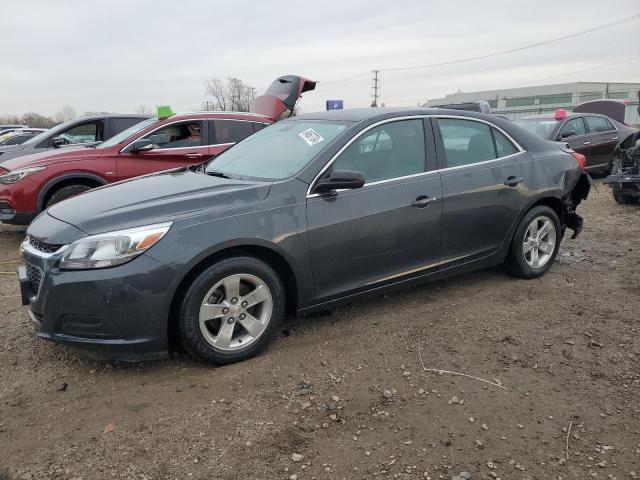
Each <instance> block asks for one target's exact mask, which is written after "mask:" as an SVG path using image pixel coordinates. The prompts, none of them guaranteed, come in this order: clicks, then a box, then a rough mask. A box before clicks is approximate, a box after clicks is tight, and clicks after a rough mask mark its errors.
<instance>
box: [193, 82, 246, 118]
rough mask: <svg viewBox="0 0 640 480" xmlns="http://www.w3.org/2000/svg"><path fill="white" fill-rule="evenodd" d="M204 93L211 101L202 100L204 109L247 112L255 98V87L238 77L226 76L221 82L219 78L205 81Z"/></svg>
mask: <svg viewBox="0 0 640 480" xmlns="http://www.w3.org/2000/svg"><path fill="white" fill-rule="evenodd" d="M206 93H207V96H208V97H210V98H211V101H206V102H204V104H203V106H204V108H205V110H220V111H225V112H248V111H249V108H250V107H251V103H252V102H253V100H254V99H255V96H256V95H255V88H253V87H250V86H249V85H247V84H246V83H244V82H243V81H242V80H240V79H239V78H231V77H230V78H228V79H227V83H226V84H225V83H223V82H222V81H221V80H220V79H219V78H212V79H211V80H208V81H207V82H206Z"/></svg>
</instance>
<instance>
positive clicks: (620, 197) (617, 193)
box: [613, 188, 638, 205]
mask: <svg viewBox="0 0 640 480" xmlns="http://www.w3.org/2000/svg"><path fill="white" fill-rule="evenodd" d="M613 199H614V200H615V201H616V202H618V203H619V204H621V205H629V204H632V203H638V199H637V198H635V197H634V196H633V195H629V194H627V193H624V192H623V191H621V190H619V189H617V188H614V189H613Z"/></svg>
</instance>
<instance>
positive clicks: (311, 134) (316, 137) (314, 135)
mask: <svg viewBox="0 0 640 480" xmlns="http://www.w3.org/2000/svg"><path fill="white" fill-rule="evenodd" d="M298 135H299V136H300V138H301V139H303V140H304V141H305V142H307V144H308V145H309V146H310V147H313V146H314V145H315V144H316V143H320V142H321V141H323V140H324V138H322V137H321V136H320V134H319V133H318V132H316V131H315V130H314V129H313V128H307V129H306V130H305V131H303V132H300V133H299V134H298Z"/></svg>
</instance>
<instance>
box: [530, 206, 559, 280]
mask: <svg viewBox="0 0 640 480" xmlns="http://www.w3.org/2000/svg"><path fill="white" fill-rule="evenodd" d="M555 248H556V227H555V225H554V223H553V220H551V219H550V218H549V217H546V216H539V217H536V218H534V219H533V221H532V222H531V223H530V224H529V226H528V227H527V231H526V232H525V234H524V241H523V243H522V253H523V254H524V259H525V261H526V262H527V264H528V265H529V266H530V267H532V268H542V267H544V266H545V265H546V264H547V263H548V262H549V260H550V259H551V257H552V255H553V252H554V250H555Z"/></svg>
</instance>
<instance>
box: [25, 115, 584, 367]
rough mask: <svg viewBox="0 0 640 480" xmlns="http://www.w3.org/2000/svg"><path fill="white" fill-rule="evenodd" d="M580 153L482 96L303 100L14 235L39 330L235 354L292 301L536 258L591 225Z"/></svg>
mask: <svg viewBox="0 0 640 480" xmlns="http://www.w3.org/2000/svg"><path fill="white" fill-rule="evenodd" d="M580 162H582V166H581V164H580ZM583 167H584V158H583V157H582V156H581V155H579V154H577V153H575V152H571V151H568V150H563V149H562V148H560V146H559V145H557V144H554V143H551V142H547V141H545V140H542V139H540V138H538V137H537V136H535V135H532V134H530V133H529V132H527V131H526V130H524V129H521V128H520V127H518V126H517V125H515V124H514V123H512V122H510V121H508V120H504V119H501V118H498V117H495V116H491V115H486V114H481V113H474V112H464V111H459V110H455V111H454V110H443V109H435V108H434V109H425V108H413V109H393V108H367V109H351V110H333V111H327V112H321V113H316V114H307V115H300V116H296V117H294V118H290V119H286V120H283V121H280V122H278V123H276V124H274V125H272V126H270V127H269V128H265V129H262V130H260V131H259V132H257V133H255V134H254V135H252V136H250V137H248V138H247V139H246V140H244V141H242V142H241V143H238V144H237V145H235V146H234V147H233V148H231V149H229V150H227V151H225V152H223V153H221V154H220V155H218V156H216V157H215V158H214V159H212V160H210V161H208V162H206V163H203V164H202V165H200V166H197V167H186V168H181V169H175V170H172V171H167V172H161V173H156V174H152V175H147V176H145V177H141V178H138V179H133V180H129V181H124V182H120V183H117V184H115V185H111V186H108V187H104V188H99V189H96V190H93V191H90V192H88V193H86V194H84V195H82V197H78V198H72V199H69V200H66V201H64V202H61V203H58V204H56V205H54V206H52V207H51V208H49V209H48V210H47V211H46V212H44V213H42V214H41V215H40V216H39V217H38V218H37V219H36V220H35V221H34V222H33V223H32V224H31V226H30V227H29V229H28V230H27V237H26V239H25V241H24V243H23V244H22V247H21V258H22V262H23V265H22V266H20V268H19V277H20V287H21V292H22V301H23V303H24V304H25V305H28V307H29V310H28V311H29V316H30V318H31V319H32V321H33V324H34V325H35V329H36V332H37V335H38V336H39V337H40V338H42V339H46V340H50V341H53V342H58V343H62V344H66V345H70V346H72V347H76V348H79V349H83V350H86V351H88V352H91V353H92V354H93V355H94V356H98V357H102V358H111V359H120V360H142V359H148V358H158V357H162V356H165V355H166V354H167V353H168V352H169V351H170V350H171V349H172V348H176V346H177V345H181V346H182V347H183V348H184V349H185V350H186V351H188V352H189V353H190V354H192V355H193V356H194V357H196V358H199V359H201V360H204V361H208V362H212V363H214V364H227V363H232V362H237V361H241V360H244V359H247V358H250V357H252V356H254V355H256V354H257V353H259V352H260V351H261V350H263V349H264V348H265V347H266V346H267V345H268V344H269V343H270V341H271V340H272V339H273V338H274V337H275V336H276V335H277V334H278V332H279V331H280V326H281V324H282V322H283V320H284V318H285V316H286V315H288V314H289V315H291V314H302V313H308V312H312V311H314V310H318V309H326V308H327V307H330V306H332V305H335V304H337V303H339V302H345V301H351V300H354V299H356V298H358V297H361V296H363V295H381V294H383V293H384V292H387V291H389V290H393V289H397V288H402V287H407V286H410V285H414V284H418V283H421V282H425V281H429V280H435V279H439V278H444V277H449V276H452V275H457V274H461V273H464V272H469V271H472V270H477V269H480V268H485V267H489V266H494V265H504V267H505V268H506V269H507V270H508V271H509V272H510V273H511V274H512V275H515V276H517V277H521V278H536V277H539V276H541V275H543V274H544V273H545V272H546V271H547V270H548V269H549V268H550V267H551V265H552V264H553V262H554V259H555V257H556V254H557V252H558V248H559V246H560V242H561V241H562V240H563V238H564V237H565V233H566V230H567V229H571V230H572V231H573V237H575V236H576V235H577V234H578V233H579V232H580V230H581V228H582V219H581V218H580V216H579V215H578V214H577V213H576V207H577V206H578V205H579V203H580V202H581V201H582V200H584V199H585V198H586V197H587V195H588V193H589V188H590V184H589V181H588V176H587V175H586V174H585V173H584V171H583Z"/></svg>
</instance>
